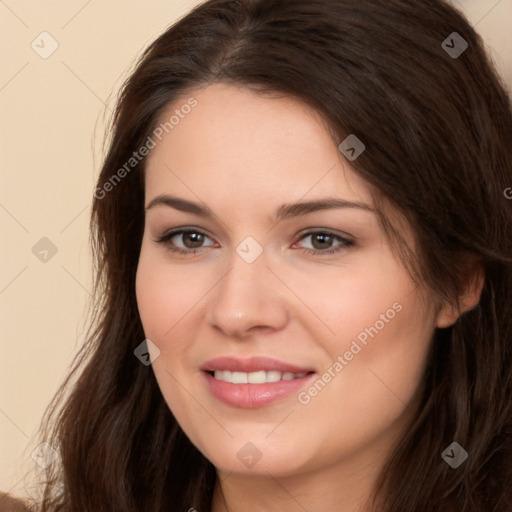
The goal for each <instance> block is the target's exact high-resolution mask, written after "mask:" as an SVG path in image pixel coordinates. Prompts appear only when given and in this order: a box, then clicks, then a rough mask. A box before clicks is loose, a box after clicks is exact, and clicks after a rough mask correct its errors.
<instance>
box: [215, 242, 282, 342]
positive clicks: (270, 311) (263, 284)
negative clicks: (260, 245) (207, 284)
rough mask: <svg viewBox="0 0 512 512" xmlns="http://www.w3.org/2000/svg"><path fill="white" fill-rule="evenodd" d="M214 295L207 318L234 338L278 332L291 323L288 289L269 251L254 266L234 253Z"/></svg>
mask: <svg viewBox="0 0 512 512" xmlns="http://www.w3.org/2000/svg"><path fill="white" fill-rule="evenodd" d="M211 294H212V295H211V296H210V300H209V302H208V306H207V313H206V319H207V321H208V322H209V324H210V325H211V326H213V327H214V328H215V329H217V330H220V331H222V333H223V334H224V335H225V336H228V337H229V338H230V339H237V340H243V339H246V338H248V337H251V336H253V335H254V334H256V333H267V332H268V333H271V332H274V331H278V330H280V329H283V328H284V327H285V325H286V324H287V322H288V319H289V311H288V308H287V302H286V288H285V286H284V285H283V283H282V282H281V281H280V280H279V279H277V277H276V276H275V274H274V272H273V271H272V270H270V268H269V267H268V262H267V258H266V257H265V251H263V253H262V254H261V255H260V256H259V257H258V258H257V259H256V260H255V261H253V262H252V263H248V262H247V261H245V260H244V259H243V258H242V257H240V256H239V254H238V253H237V252H236V251H233V254H232V257H231V259H230V266H229V270H228V271H227V273H225V275H224V277H222V278H221V280H220V281H219V282H218V284H217V285H216V286H215V287H214V288H213V290H212V291H211Z"/></svg>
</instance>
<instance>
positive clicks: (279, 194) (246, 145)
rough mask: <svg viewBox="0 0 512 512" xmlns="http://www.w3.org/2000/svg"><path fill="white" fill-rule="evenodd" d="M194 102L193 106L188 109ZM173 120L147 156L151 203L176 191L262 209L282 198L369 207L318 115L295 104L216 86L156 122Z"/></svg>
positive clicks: (184, 100) (185, 100)
mask: <svg viewBox="0 0 512 512" xmlns="http://www.w3.org/2000/svg"><path fill="white" fill-rule="evenodd" d="M191 98H193V99H194V100H195V101H196V102H197V104H196V105H195V106H194V108H192V109H190V108H183V106H184V105H187V104H189V103H190V99H191ZM185 112H187V113H185ZM171 117H173V123H172V124H170V123H168V125H167V130H163V133H162V135H161V140H158V139H157V138H155V139H154V140H155V143H156V146H155V148H154V149H152V150H151V153H150V154H149V156H148V160H147V164H146V198H147V199H148V198H151V197H153V196H155V195H157V194H160V193H163V192H169V193H170V192H176V191H179V192H181V193H183V194H185V195H186V196H187V197H189V198H192V197H193V196H194V195H195V196H196V197H195V198H194V199H195V200H197V197H200V198H203V197H204V196H206V197H213V196H215V197H217V198H218V199H219V200H224V201H228V202H230V201H231V202H233V201H234V200H238V201H239V202H240V204H245V205H246V206H247V207H248V206H249V205H250V206H253V207H258V206H259V207H260V208H261V207H262V206H264V205H265V204H266V203H268V202H272V201H273V200H275V201H276V202H277V201H281V200H282V198H283V196H284V195H285V196H287V197H288V198H290V199H291V198H293V199H300V198H302V197H304V196H305V195H306V194H307V195H308V196H310V197H308V198H314V197H320V196H326V195H329V196H333V195H336V194H342V195H343V197H344V199H347V200H364V201H365V202H371V197H370V191H369V188H368V185H367V183H366V182H365V181H364V180H363V179H362V178H360V177H359V176H358V175H357V174H355V173H354V171H353V170H351V168H350V167H349V165H348V163H347V161H346V160H345V158H344V157H343V156H342V155H341V153H340V151H339V149H338V146H337V144H336V143H335V142H334V141H333V140H332V137H331V135H330V133H329V131H328V129H327V127H326V125H325V123H324V122H323V120H322V118H321V117H320V115H319V114H318V113H317V112H315V111H314V110H313V109H311V108H310V107H309V106H307V105H305V104H304V103H301V102H299V101H297V100H295V99H293V98H290V97H272V98H269V97H264V96H261V95H258V94H256V93H255V92H253V91H250V90H248V89H245V88H242V87H234V86H231V85H226V84H214V85H210V86H208V87H207V88H205V89H196V90H193V91H191V92H190V93H189V94H188V95H184V96H182V97H181V98H180V99H179V100H177V101H175V102H174V103H173V105H171V106H169V108H168V109H166V111H165V112H164V114H163V115H162V116H161V118H160V120H159V121H160V122H161V123H165V122H169V120H170V119H171ZM160 126H164V125H163V124H161V125H160ZM171 126H172V127H171ZM161 131H162V130H161ZM235 193H236V198H235V197H234V194H235Z"/></svg>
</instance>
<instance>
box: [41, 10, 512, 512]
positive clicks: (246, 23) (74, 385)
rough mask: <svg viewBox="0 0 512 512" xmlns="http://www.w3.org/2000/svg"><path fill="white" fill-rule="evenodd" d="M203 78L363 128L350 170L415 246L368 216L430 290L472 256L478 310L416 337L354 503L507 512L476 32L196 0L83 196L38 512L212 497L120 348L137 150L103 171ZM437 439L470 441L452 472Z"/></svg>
mask: <svg viewBox="0 0 512 512" xmlns="http://www.w3.org/2000/svg"><path fill="white" fill-rule="evenodd" d="M454 32H457V34H458V36H459V37H460V38H462V39H463V40H464V41H466V43H467V45H468V46H467V49H466V50H465V51H463V53H461V54H460V55H454V53H453V52H450V51H449V49H450V48H452V49H453V48H455V49H461V48H462V47H461V46H460V41H461V39H454V37H455V38H456V37H458V36H454V35H453V33H454ZM450 38H451V39H450ZM445 40H447V41H448V43H443V41H445ZM457 45H458V46H457ZM216 82H223V83H227V84H234V85H237V86H241V87H246V88H249V89H251V90H253V91H255V92H257V93H258V94H262V95H263V94H269V95H270V94H275V93H277V94H281V95H285V96H289V97H293V98H296V99H297V100H299V101H301V102H304V103H305V104H308V105H310V106H311V107H313V108H314V109H315V110H316V111H317V112H318V113H319V114H320V115H321V116H322V118H323V119H324V120H325V122H326V126H328V127H329V130H330V132H332V136H333V140H335V141H336V143H337V144H339V143H340V142H341V141H343V140H344V139H345V137H346V136H347V135H348V134H355V135H357V137H358V138H360V139H361V140H362V141H364V144H365V146H366V150H365V152H364V153H363V154H362V155H361V156H360V157H359V158H358V159H357V160H355V161H353V162H351V166H352V168H353V169H354V171H355V172H357V173H358V174H359V175H360V176H362V177H363V178H364V179H365V180H366V181H367V182H368V183H369V184H371V185H372V186H373V187H374V188H375V189H376V190H377V191H378V193H379V196H380V197H381V198H383V200H386V201H388V202H389V203H390V204H391V205H392V206H393V207H394V208H395V209H396V211H398V212H400V213H401V215H402V216H403V217H404V218H406V219H407V221H408V223H409V224H410V225H411V226H412V228H413V230H414V233H415V236H416V242H417V250H416V251H415V252H414V254H413V253H412V252H411V250H410V249H409V248H408V247H406V245H405V243H404V241H403V240H401V239H400V235H399V231H398V230H397V229H396V226H394V225H393V223H391V221H390V220H389V218H386V217H385V216H382V219H381V220H382V222H383V226H384V227H385V230H386V233H387V235H388V236H389V238H390V240H393V241H395V242H396V246H397V247H398V248H399V249H400V254H401V256H402V257H403V261H404V263H406V264H408V265H409V266H411V268H412V269H413V270H414V271H415V273H416V274H417V276H418V277H419V278H420V279H421V281H422V283H424V284H425V286H427V287H429V288H430V289H431V290H432V292H433V293H434V295H435V296H436V297H439V298H440V299H445V300H451V301H453V302H454V303H456V302H457V297H459V296H460V294H461V293H462V291H463V289H464V286H465V283H466V276H467V268H468V264H469V262H472V263H474V264H478V265H480V268H482V269H483V271H484V274H485V283H484V287H483V290H482V294H481V298H480V301H479V303H478V305H477V306H476V307H474V308H473V309H472V310H470V311H467V312H465V313H463V314H462V315H460V316H459V318H458V320H457V321H456V322H455V324H453V325H452V326H451V327H448V328H445V329H437V330H436V331H435V334H434V337H433V339H432V343H431V349H430V352H429V356H428V361H427V366H426V371H425V374H424V376H423V379H422V383H421V392H422V398H421V404H420V407H419V409H418V411H417V413H416V415H415V418H414V421H413V422H412V424H411V425H410V428H409V429H408V431H407V433H406V435H405V436H404V437H403V438H402V439H400V442H399V444H398V445H397V446H396V449H395V450H394V453H393V454H392V456H391V457H390V459H389V460H388V461H386V465H385V468H384V470H383V471H382V474H381V478H380V479H379V481H378V485H377V486H376V489H375V495H374V496H373V498H374V500H373V501H372V503H374V504H376V503H379V505H378V511H379V512H383V511H386V512H412V511H414V512H427V511H428V512H430V511H432V510H435V511H436V512H453V511H454V510H457V511H459V512H510V511H511V510H512V442H511V434H512V402H511V399H510V397H511V396H512V315H511V312H512V200H510V197H508V198H507V196H508V195H512V190H511V189H510V188H509V187H512V106H511V101H510V97H509V96H508V94H507V92H506V88H505V84H504V83H503V81H502V78H501V77H500V76H499V74H498V72H497V71H496V69H495V67H494V64H493V63H492V61H491V59H490V58H489V56H488V55H487V54H486V52H485V48H484V44H483V42H482V39H481V37H480V36H479V35H478V34H477V33H476V32H475V30H474V29H473V27H471V25H470V24H469V23H468V21H467V19H466V18H465V17H464V16H463V15H462V14H461V13H460V12H459V11H458V10H456V9H455V8H454V7H452V6H451V5H450V4H448V3H447V2H445V1H442V0H422V1H414V2H411V1H410V0H273V1H271V2H269V1H267V0H209V1H206V2H204V3H202V4H200V5H198V6H197V7H195V8H194V9H193V10H192V11H190V12H189V13H188V14H187V15H186V16H184V17H183V18H181V19H180V20H178V21H177V22H176V23H175V24H173V25H172V26H170V28H168V29H167V30H166V31H165V32H164V33H163V34H162V35H161V36H159V37H158V38H157V39H156V40H155V41H154V42H153V43H151V44H150V45H149V47H148V48H147V49H146V50H145V51H144V52H143V54H142V55H141V57H140V59H139V60H138V62H137V65H136V66H135V68H134V70H133V71H132V72H131V74H130V76H129V77H128V79H127V80H126V81H125V83H124V85H123V87H122V89H121V92H120V94H119V97H118V101H117V105H116V109H115V113H114V115H113V118H112V127H111V136H110V139H109V142H108V151H107V153H106V156H105V158H104V162H103V165H102V168H101V173H100V175H99V178H98V181H97V189H96V192H95V197H94V199H93V208H92V216H91V220H90V229H91V247H92V250H93V255H94V269H93V270H94V297H95V298H94V302H93V307H92V314H91V316H90V321H89V328H88V331H87V339H86V342H85V344H84V345H83V346H82V347H81V349H80V351H79V353H78V354H77V356H76V358H75V360H74V361H73V364H72V368H71V370H70V373H69V376H68V377H67V379H66V380H65V382H64V383H63V384H62V386H61V387H60V388H59V390H58V392H57V394H56V395H55V397H54V398H53V400H52V402H51V403H50V404H49V406H48V409H47V411H46V413H45V416H44V418H43V420H42V422H41V435H42V438H43V439H44V440H45V441H47V442H48V443H50V444H51V445H52V446H53V447H54V448H55V449H58V451H59V453H60V458H59V459H58V460H57V461H56V462H54V463H53V464H52V465H51V466H49V467H48V468H47V470H46V472H45V479H44V480H45V481H44V489H43V493H42V497H41V499H40V500H39V501H40V502H39V503H38V504H37V507H38V508H37V510H40V511H41V512H59V511H60V512H101V511H108V512H141V511H151V512H160V511H162V512H163V511H166V512H168V511H175V510H176V511H178V510H187V509H189V508H190V507H194V508H195V509H197V510H199V511H206V510H210V509H211V503H212V494H213V489H214V485H215V481H216V470H215V467H214V466H213V464H212V463H211V462H210V461H209V460H207V459H206V458H205V457H204V456H203V455H202V454H201V453H200V452H199V451H198V450H197V449H196V447H195V446H194V445H193V444H192V443H191V442H190V441H189V439H188V438H187V436H186V435H185V433H184V432H183V431H182V430H181V428H180V427H179V425H178V423H177V421H176V420H175V418H174V416H173V414H172V412H171V411H170V410H169V407H168V406H167V404H166V402H165V401H164V399H163V396H162V394H161V391H160V389H159V387H158V384H157V382H156V379H155V376H154V374H153V372H152V369H151V367H150V366H149V367H146V366H144V365H142V364H141V363H140V361H139V360H138V359H137V358H136V357H135V356H134V350H135V348H136V347H137V346H138V345H139V344H140V343H141V342H142V340H144V338H145V336H144V332H143V329H142V324H141V321H140V317H139V314H138V309H137V302H136V296H135V275H136V270H137V264H138V257H139V252H140V247H141V241H142V235H143V230H144V165H145V158H143V159H141V161H140V162H138V163H137V165H136V166H134V168H133V170H131V172H129V173H125V174H126V175H124V176H123V178H122V180H121V181H119V182H115V184H114V183H113V181H112V177H113V176H114V175H115V174H116V173H117V172H118V170H119V169H121V168H123V165H125V164H126V162H127V161H128V160H129V159H130V158H131V157H132V156H133V152H134V151H136V150H137V149H138V148H140V147H141V146H143V145H144V143H145V141H147V138H148V137H149V136H151V134H152V133H153V131H154V130H155V128H156V127H157V126H158V121H159V119H160V117H161V116H162V114H163V112H164V111H165V110H166V108H168V107H169V105H171V104H174V103H175V102H176V101H177V100H178V99H179V98H183V97H185V95H186V94H189V93H191V91H193V90H194V89H195V88H200V87H207V86H208V85H209V84H212V83H216ZM199 108H200V107H199ZM125 169H126V168H125ZM118 176H119V175H118ZM108 182H110V183H111V186H110V187H108V186H105V185H106V184H107V183H108ZM107 189H108V192H106V190H107ZM507 190H509V191H510V194H507V192H506V191H507ZM65 393H68V396H66V397H65V399H64V395H65ZM453 441H457V442H458V443H459V444H460V445H461V446H462V447H463V448H464V449H465V450H466V451H467V452H468V454H469V457H468V459H467V460H466V461H465V462H464V464H462V465H461V466H460V467H459V468H457V469H452V468H451V467H449V465H448V464H446V463H445V461H444V460H443V459H442V457H441V454H442V452H443V450H444V449H445V448H446V447H447V446H449V445H450V444H451V443H452V442H453ZM375 510H377V508H375Z"/></svg>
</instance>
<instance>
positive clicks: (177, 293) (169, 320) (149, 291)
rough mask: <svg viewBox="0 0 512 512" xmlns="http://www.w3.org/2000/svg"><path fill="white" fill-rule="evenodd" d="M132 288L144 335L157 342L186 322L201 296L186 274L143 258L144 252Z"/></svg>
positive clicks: (149, 255)
mask: <svg viewBox="0 0 512 512" xmlns="http://www.w3.org/2000/svg"><path fill="white" fill-rule="evenodd" d="M135 288H136V296H137V306H138V310H139V314H140V318H141V322H142V325H143V327H144V332H145V334H146V336H147V337H148V338H149V339H152V337H153V338H154V339H155V340H160V341H164V340H165V339H167V338H168V337H170V336H171V335H172V332H173V330H175V329H176V328H177V327H178V325H179V323H178V322H182V321H183V320H185V321H186V314H187V312H188V311H190V309H191V308H192V307H193V305H194V304H196V303H197V302H198V300H199V298H200V296H201V295H200V292H201V290H199V289H198V287H197V283H196V281H195V280H194V276H193V275H189V272H188V271H186V270H181V269H178V270H174V271H171V268H170V267H169V265H165V264H163V263H162V262H161V259H160V258H159V257H155V256H154V255H151V254H148V255H147V256H146V255H145V254H144V252H142V253H141V257H140V260H139V265H138V268H137V276H136V281H135ZM180 319H183V320H180ZM175 326H176V327H175ZM160 348H161V349H162V348H163V347H160Z"/></svg>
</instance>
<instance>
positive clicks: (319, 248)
mask: <svg viewBox="0 0 512 512" xmlns="http://www.w3.org/2000/svg"><path fill="white" fill-rule="evenodd" d="M306 238H311V240H312V245H313V249H309V248H304V251H306V252H307V253H310V254H332V253H335V252H339V251H341V250H343V249H345V248H347V247H350V246H352V245H353V244H354V242H353V241H352V240H349V239H348V238H345V237H343V236H341V235H336V234H335V233H331V232H328V231H313V232H309V233H306V234H304V235H303V236H301V237H300V239H299V240H304V239H306ZM335 240H336V241H338V245H335V246H334V247H332V243H333V241H335ZM326 246H327V247H326Z"/></svg>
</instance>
